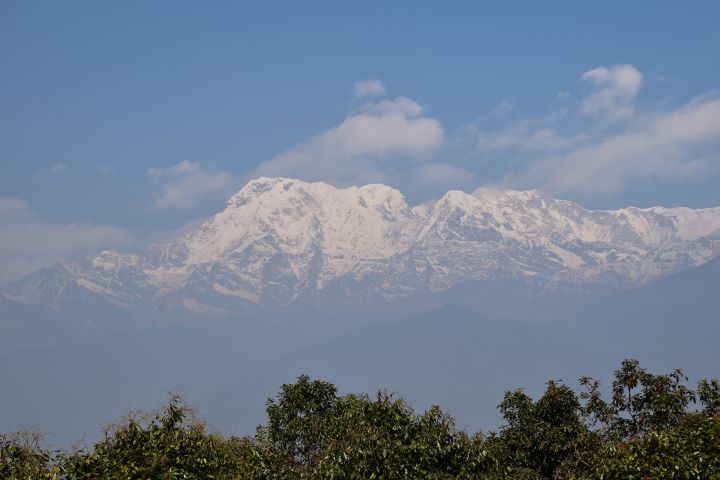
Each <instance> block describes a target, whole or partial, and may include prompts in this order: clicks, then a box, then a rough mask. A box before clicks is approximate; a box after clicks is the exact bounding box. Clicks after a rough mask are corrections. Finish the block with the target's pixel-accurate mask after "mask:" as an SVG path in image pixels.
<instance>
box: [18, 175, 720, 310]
mask: <svg viewBox="0 0 720 480" xmlns="http://www.w3.org/2000/svg"><path fill="white" fill-rule="evenodd" d="M719 254H720V208H709V209H699V210H692V209H688V208H662V207H654V208H648V209H639V208H632V207H630V208H624V209H620V210H614V211H592V210H586V209H584V208H583V207H581V206H580V205H578V204H576V203H573V202H569V201H564V200H556V199H553V198H550V197H547V196H545V195H543V194H541V193H539V192H537V191H504V192H499V191H493V190H484V189H480V190H478V191H476V192H473V193H472V194H470V193H464V192H460V191H450V192H448V193H446V194H445V195H444V196H443V197H442V198H440V199H439V200H438V201H437V202H434V203H432V204H423V205H419V206H415V207H410V206H409V205H408V204H407V202H406V201H405V198H404V197H403V195H402V194H401V193H400V192H399V191H397V190H395V189H393V188H390V187H388V186H385V185H378V184H375V185H366V186H363V187H352V188H346V189H338V188H334V187H332V186H330V185H327V184H324V183H305V182H302V181H298V180H292V179H285V178H259V179H256V180H253V181H251V182H249V183H248V184H247V185H246V186H245V187H243V188H242V189H241V190H240V191H239V192H237V193H236V194H235V195H234V196H232V198H230V200H229V201H228V203H227V207H226V209H225V210H223V211H222V212H220V213H218V214H216V215H215V216H213V217H212V218H210V219H209V220H208V221H206V222H205V223H204V224H202V225H201V226H200V227H198V228H196V229H194V230H192V231H191V232H189V233H187V234H185V235H183V236H181V237H179V238H177V239H176V240H175V241H173V242H171V243H168V244H164V245H151V246H149V247H148V248H147V249H146V250H145V251H144V252H141V253H122V252H117V251H104V252H101V253H99V254H97V255H95V256H92V257H88V258H83V259H80V260H76V261H72V262H69V263H65V264H56V265H54V266H51V267H49V268H46V269H43V270H40V271H38V272H35V273H33V274H31V275H29V276H27V277H25V278H24V279H21V280H20V281H18V282H15V283H13V284H11V285H9V286H8V287H7V289H6V290H5V292H4V295H5V297H6V299H9V300H11V301H12V302H15V303H22V304H28V305H42V306H44V307H49V308H51V309H56V310H59V311H62V310H63V309H68V308H71V307H72V306H77V305H86V304H88V303H89V304H99V305H104V306H108V305H109V306H113V307H117V308H119V309H138V308H153V309H161V310H163V309H164V310H172V311H185V312H192V313H196V314H197V313H199V314H206V315H226V314H229V313H232V312H238V311H241V310H243V309H248V308H257V307H260V306H263V305H273V306H278V305H291V304H293V303H294V302H298V301H302V302H304V303H306V304H313V303H315V302H323V301H328V299H330V300H331V301H333V302H353V303H359V304H373V303H378V302H380V303H387V302H393V301H396V300H401V299H404V298H411V297H414V296H419V295H426V294H432V293H438V292H443V291H446V290H448V289H450V288H452V287H455V286H457V285H460V284H462V283H464V282H467V281H476V282H477V281H480V282H482V281H487V282H493V281H498V280H510V281H517V282H521V283H522V284H523V285H527V286H530V287H531V288H533V289H534V290H535V291H537V292H576V293H577V292H583V291H589V290H593V289H611V290H623V289H630V288H633V287H636V286H640V285H644V284H647V283H648V282H650V281H652V280H654V279H656V278H659V277H662V276H665V275H667V274H670V273H675V272H678V271H681V270H684V269H686V268H689V267H692V266H697V265H702V264H703V263H705V262H707V261H708V260H710V259H713V258H715V257H716V256H718V255H719Z"/></svg>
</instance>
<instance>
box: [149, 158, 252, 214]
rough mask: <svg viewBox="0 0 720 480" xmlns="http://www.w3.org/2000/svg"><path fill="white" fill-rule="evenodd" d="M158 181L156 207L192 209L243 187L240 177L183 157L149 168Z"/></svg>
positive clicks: (154, 201)
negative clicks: (161, 165)
mask: <svg viewBox="0 0 720 480" xmlns="http://www.w3.org/2000/svg"><path fill="white" fill-rule="evenodd" d="M146 174H147V176H148V177H150V178H152V179H153V180H154V182H155V184H156V185H157V188H158V190H159V191H158V193H157V195H156V196H155V198H154V200H153V201H152V203H151V205H150V208H151V209H153V210H168V209H174V210H188V209H191V208H194V207H196V206H197V205H198V204H199V203H200V202H202V201H204V200H207V199H208V198H218V197H220V198H225V197H227V196H229V195H230V194H231V193H232V192H233V191H234V190H235V189H237V188H238V187H239V183H240V181H239V180H238V178H237V177H236V176H235V175H233V174H231V173H229V172H224V171H219V170H217V169H215V168H214V167H212V166H208V165H201V164H199V163H194V162H189V161H187V160H183V161H182V162H180V163H177V164H175V165H173V166H171V167H167V168H162V167H153V168H149V169H148V170H147V172H146Z"/></svg>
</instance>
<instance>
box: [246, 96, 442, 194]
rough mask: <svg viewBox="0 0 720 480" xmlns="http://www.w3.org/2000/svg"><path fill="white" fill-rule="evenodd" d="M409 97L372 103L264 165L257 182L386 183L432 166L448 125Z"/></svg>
mask: <svg viewBox="0 0 720 480" xmlns="http://www.w3.org/2000/svg"><path fill="white" fill-rule="evenodd" d="M423 112H424V109H423V107H422V105H420V104H419V103H418V102H416V101H414V100H411V99H409V98H406V97H397V98H395V99H392V100H381V101H377V102H369V103H367V104H365V105H363V106H362V107H361V109H360V110H359V111H358V112H355V113H353V114H351V115H349V116H348V117H346V118H345V119H344V120H342V121H341V122H340V123H339V124H338V125H336V126H334V127H331V128H329V129H327V130H325V131H324V132H320V133H318V134H317V135H315V136H314V137H312V138H311V139H309V140H308V141H306V142H303V143H301V144H299V145H296V146H294V147H292V148H291V149H289V150H287V151H286V152H284V153H281V154H279V155H277V156H275V157H273V158H271V159H269V160H266V161H264V162H262V163H261V164H260V165H259V166H258V167H257V169H256V170H255V171H254V172H253V176H270V177H274V176H287V177H296V178H302V179H304V180H324V181H328V182H331V183H335V184H340V185H345V184H363V183H368V182H380V181H383V180H385V179H386V175H387V172H388V171H389V170H393V169H404V168H408V167H409V168H412V167H414V166H415V165H417V164H420V163H427V162H429V160H430V159H431V158H432V155H433V153H435V152H436V151H437V149H438V148H439V147H440V146H441V144H442V143H443V139H444V135H445V134H444V130H443V127H442V124H441V123H440V121H439V120H437V119H436V118H433V117H430V116H427V115H423Z"/></svg>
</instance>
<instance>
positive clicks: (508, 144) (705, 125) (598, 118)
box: [462, 65, 720, 196]
mask: <svg viewBox="0 0 720 480" xmlns="http://www.w3.org/2000/svg"><path fill="white" fill-rule="evenodd" d="M579 80H580V82H581V83H582V84H583V85H585V86H586V87H588V88H589V91H587V92H586V94H585V95H584V96H581V97H580V98H578V99H577V100H576V101H575V102H574V103H572V102H570V104H569V105H568V104H567V103H568V102H567V100H568V97H569V94H567V95H563V105H562V107H561V108H560V109H558V110H555V111H552V112H550V113H548V114H547V115H545V116H543V117H537V118H525V119H520V120H515V121H513V122H510V123H508V124H506V125H505V126H504V127H501V128H499V129H489V128H484V126H483V125H478V124H471V125H467V126H466V127H465V130H464V132H462V135H465V136H470V137H471V138H472V139H473V140H472V141H471V142H470V143H471V144H472V145H473V146H474V147H473V148H474V153H473V154H471V156H473V157H474V158H476V159H478V160H480V161H481V164H483V162H485V163H484V164H485V165H487V164H489V163H491V162H494V161H496V159H497V158H502V159H503V161H505V162H507V168H505V169H502V168H499V169H498V170H500V171H504V173H503V174H502V175H501V176H500V177H499V178H496V179H487V182H488V183H499V184H504V185H508V186H512V187H516V188H541V189H543V190H546V191H548V192H550V193H552V194H559V195H563V194H565V195H567V194H569V195H575V194H580V195H592V196H610V195H614V194H619V193H621V192H623V191H626V190H627V189H628V188H631V186H632V185H633V184H634V182H637V181H646V180H658V179H665V180H668V179H681V178H687V177H689V176H698V175H701V174H703V173H707V172H709V171H712V170H716V169H718V166H719V165H718V159H719V156H720V155H719V154H718V151H719V150H718V147H720V121H718V119H720V100H719V99H718V98H717V95H706V96H700V97H697V98H695V99H692V100H690V101H688V102H686V103H684V104H680V105H677V106H674V107H667V106H665V105H660V106H653V105H644V106H643V108H640V105H639V104H638V102H637V97H638V95H639V93H640V91H641V87H642V86H643V83H644V77H643V74H642V73H641V72H640V71H639V70H638V69H637V68H635V67H634V66H632V65H615V66H611V67H597V68H593V69H591V70H588V71H587V72H585V73H583V74H582V75H581V76H580V79H579ZM471 170H472V169H471Z"/></svg>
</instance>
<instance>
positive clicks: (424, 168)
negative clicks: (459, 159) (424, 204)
mask: <svg viewBox="0 0 720 480" xmlns="http://www.w3.org/2000/svg"><path fill="white" fill-rule="evenodd" d="M475 185H477V178H476V177H475V175H474V174H473V173H472V172H470V171H469V170H466V169H464V168H462V167H457V166H455V165H450V164H447V163H429V164H426V165H420V166H418V167H416V168H414V169H413V170H412V171H411V173H410V187H411V189H412V190H415V191H422V192H441V193H444V192H445V191H446V190H448V189H451V188H456V189H457V188H460V189H468V188H471V187H473V186H475Z"/></svg>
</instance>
